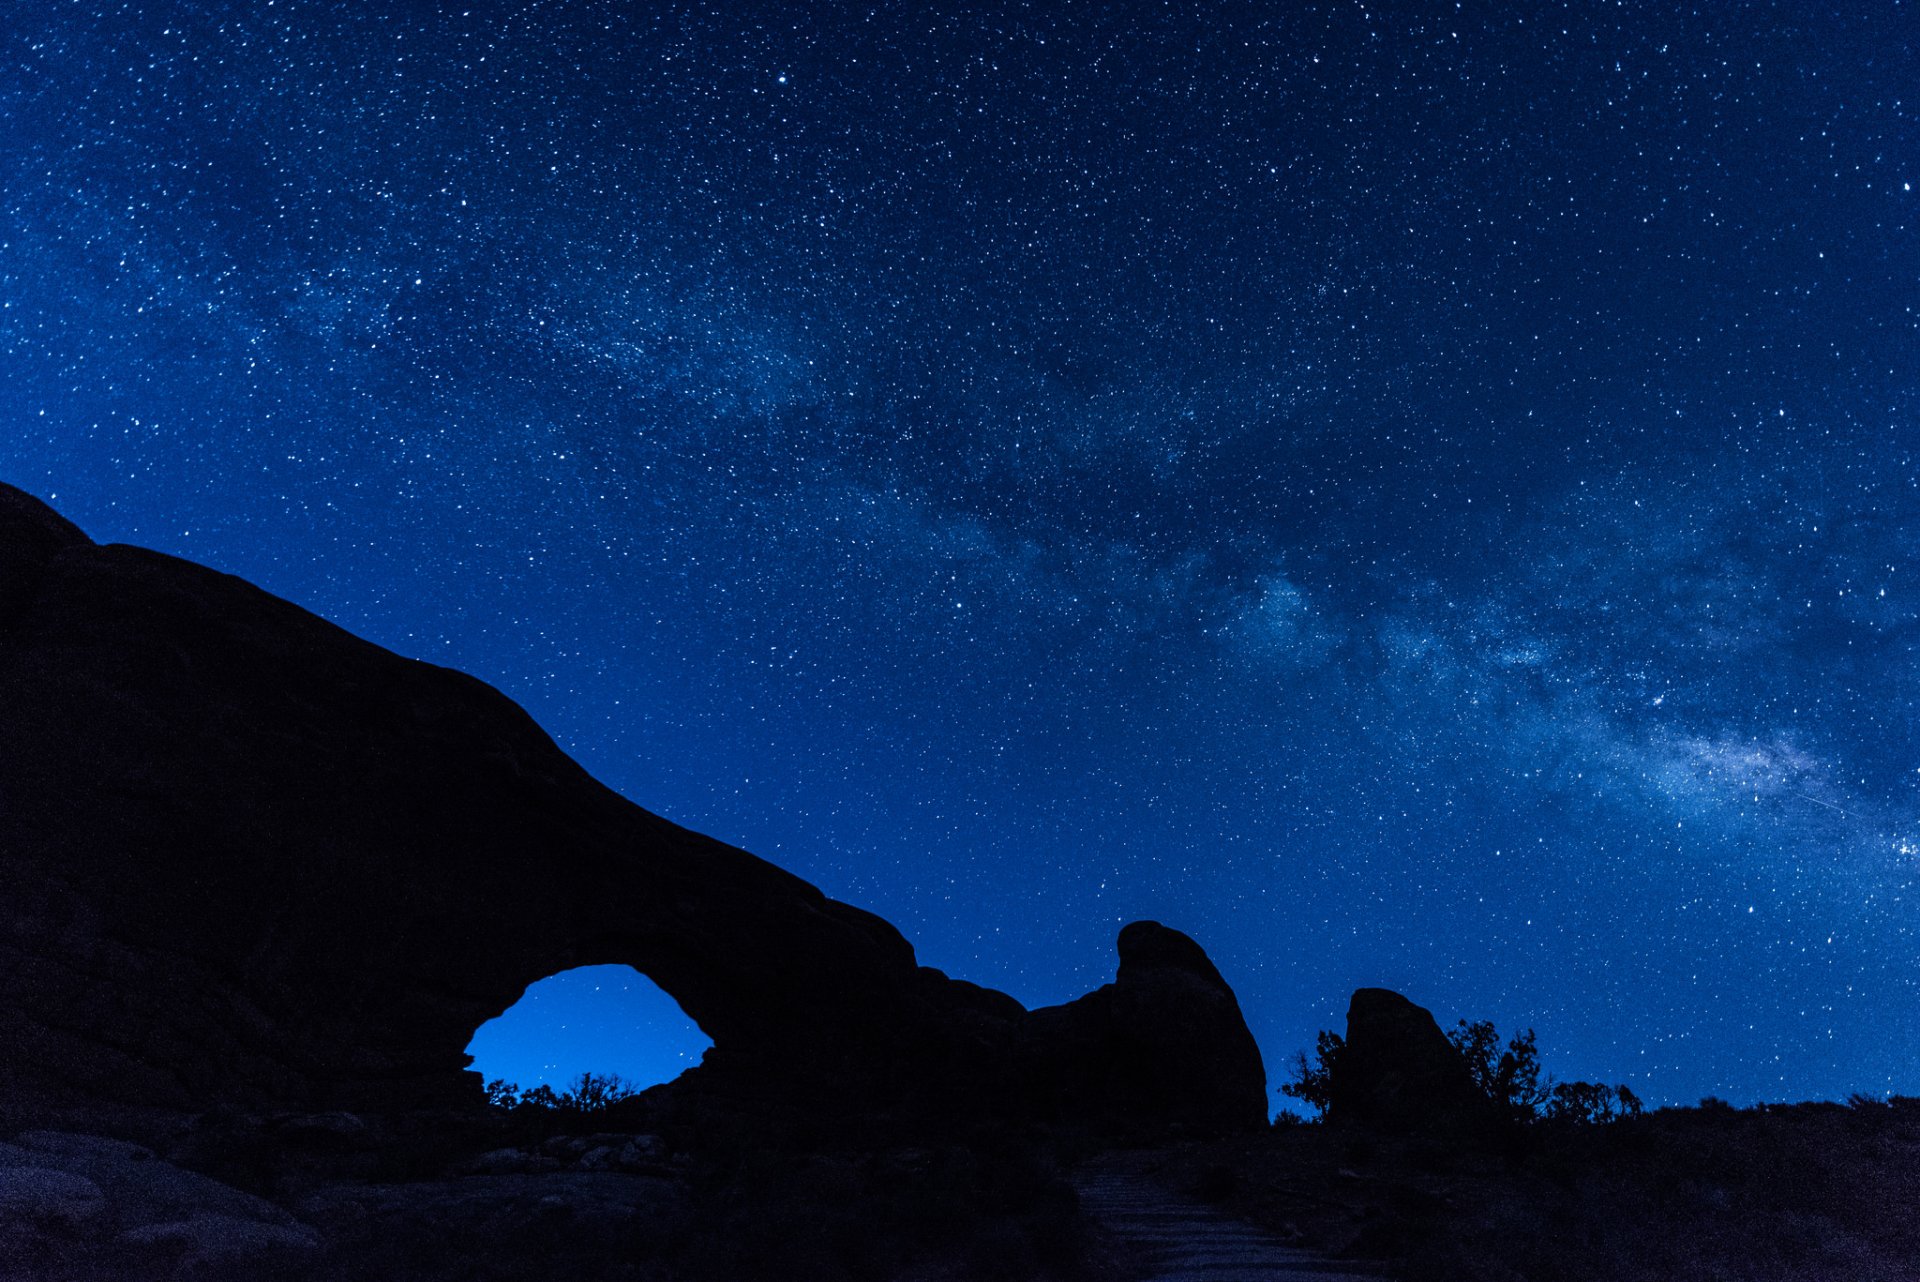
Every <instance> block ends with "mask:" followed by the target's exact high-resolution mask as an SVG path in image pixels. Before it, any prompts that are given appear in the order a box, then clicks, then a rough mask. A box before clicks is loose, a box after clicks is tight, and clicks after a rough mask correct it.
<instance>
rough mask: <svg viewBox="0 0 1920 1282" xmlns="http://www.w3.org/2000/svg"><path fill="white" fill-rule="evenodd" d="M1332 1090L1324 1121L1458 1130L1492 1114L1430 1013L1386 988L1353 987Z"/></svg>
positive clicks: (1385, 1128)
mask: <svg viewBox="0 0 1920 1282" xmlns="http://www.w3.org/2000/svg"><path fill="white" fill-rule="evenodd" d="M1329 1090H1330V1093H1331V1096H1332V1098H1331V1101H1330V1104H1329V1107H1328V1110H1327V1116H1328V1119H1329V1120H1331V1121H1338V1122H1353V1123H1358V1124H1360V1125H1363V1126H1368V1127H1372V1128H1374V1129H1376V1130H1381V1131H1389V1132H1394V1133H1400V1134H1412V1133H1420V1132H1428V1133H1434V1132H1458V1131H1460V1130H1462V1129H1463V1128H1472V1127H1476V1126H1480V1125H1484V1124H1485V1123H1487V1122H1489V1121H1490V1120H1491V1116H1492V1112H1491V1106H1490V1105H1489V1103H1488V1101H1487V1097H1486V1095H1485V1093H1483V1092H1482V1091H1481V1090H1480V1088H1479V1087H1477V1086H1475V1085H1474V1083H1473V1078H1472V1076H1471V1075H1470V1074H1469V1073H1468V1071H1467V1062H1466V1060H1465V1059H1464V1058H1462V1056H1461V1054H1460V1052H1459V1051H1458V1050H1456V1049H1455V1048H1454V1046H1453V1043H1452V1042H1449V1041H1448V1040H1447V1035H1446V1034H1445V1033H1443V1032H1441V1031H1440V1025H1439V1024H1438V1023H1437V1022H1436V1021H1435V1020H1434V1018H1433V1013H1432V1012H1431V1011H1429V1010H1427V1009H1426V1008H1425V1007H1424V1006H1416V1005H1414V1004H1413V1003H1412V1002H1410V1001H1408V1000H1407V999H1406V998H1405V997H1402V996H1401V995H1400V994H1399V993H1396V992H1393V991H1392V990H1390V989H1386V988H1362V989H1358V990H1356V991H1355V992H1354V994H1353V999H1352V1001H1351V1002H1350V1003H1349V1004H1348V1007H1347V1037H1346V1045H1345V1046H1344V1047H1343V1048H1342V1049H1341V1051H1340V1055H1339V1060H1338V1062H1337V1064H1336V1065H1335V1067H1334V1070H1333V1075H1332V1079H1331V1082H1330V1085H1329Z"/></svg>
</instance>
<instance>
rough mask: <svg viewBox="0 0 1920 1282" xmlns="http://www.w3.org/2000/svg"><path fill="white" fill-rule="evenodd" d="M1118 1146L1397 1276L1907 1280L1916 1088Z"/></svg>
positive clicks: (1415, 1279)
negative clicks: (1816, 1100) (1391, 1130)
mask: <svg viewBox="0 0 1920 1282" xmlns="http://www.w3.org/2000/svg"><path fill="white" fill-rule="evenodd" d="M1135 1157H1136V1160H1139V1161H1142V1162H1144V1163H1145V1165H1146V1167H1147V1169H1150V1170H1151V1171H1153V1172H1154V1174H1155V1175H1156V1176H1157V1177H1158V1178H1160V1179H1161V1180H1163V1181H1165V1182H1166V1183H1168V1184H1169V1185H1170V1186H1172V1187H1175V1188H1179V1189H1185V1190H1189V1191H1192V1192H1194V1193H1196V1194H1198V1195H1201V1196H1204V1197H1207V1198H1209V1199H1211V1200H1213V1201H1214V1202H1216V1203H1218V1204H1219V1205H1221V1206H1223V1207H1225V1208H1228V1209H1230V1210H1232V1211H1233V1212H1234V1213H1235V1214H1236V1215H1238V1216H1241V1217H1243V1218H1245V1219H1247V1220H1249V1221H1251V1222H1254V1223H1257V1224H1260V1225H1262V1226H1264V1227H1266V1228H1268V1229H1270V1230H1273V1231H1275V1232H1276V1233H1277V1234H1278V1235H1280V1236H1282V1237H1284V1238H1288V1239H1293V1240H1298V1241H1301V1242H1303V1243H1306V1244H1310V1245H1313V1246H1316V1247H1318V1248H1320V1249H1322V1250H1325V1251H1327V1252H1330V1253H1332V1254H1335V1255H1339V1256H1350V1257H1356V1258H1378V1259H1383V1260H1387V1261H1390V1262H1391V1266H1392V1268H1391V1271H1392V1273H1393V1275H1394V1276H1395V1277H1398V1278H1401V1279H1404V1282H1521V1280H1522V1279H1524V1280H1525V1282H1709V1280H1713V1282H1722V1280H1730V1279H1741V1280H1743V1282H1744V1280H1751V1282H1773V1280H1779V1282H1786V1280H1787V1279H1794V1280H1796V1282H1820V1280H1826V1279H1832V1280H1834V1282H1843V1280H1844V1282H1894V1280H1895V1279H1914V1278H1920V1099H1906V1098H1897V1097H1896V1098H1895V1099H1893V1100H1891V1101H1889V1102H1880V1101H1857V1102H1855V1103H1853V1104H1787V1105H1768V1106H1762V1107H1760V1108H1752V1109H1739V1110H1736V1109H1733V1108H1731V1107H1728V1106H1726V1105H1724V1104H1713V1103H1708V1104H1706V1105H1704V1106H1702V1107H1697V1108H1671V1109H1661V1110H1658V1111H1656V1112H1652V1113H1648V1114H1646V1115H1645V1116H1642V1117H1638V1118H1628V1119H1623V1120H1620V1121H1617V1122H1612V1123H1609V1124H1607V1125H1605V1126H1600V1127H1550V1126H1536V1127H1528V1128H1524V1129H1517V1130H1514V1131H1512V1132H1510V1133H1508V1134H1506V1135H1504V1136H1501V1137H1497V1138H1495V1139H1494V1140H1493V1141H1492V1142H1489V1143H1487V1144H1485V1145H1479V1146H1467V1147H1461V1146H1455V1145H1451V1144H1445V1143H1440V1142H1436V1141H1434V1140H1432V1139H1423V1138H1418V1137H1408V1136H1389V1135H1382V1134H1379V1133H1376V1132H1371V1131H1368V1130H1366V1129H1363V1128H1357V1127H1342V1126H1338V1125H1325V1124H1313V1125H1309V1124H1292V1125H1287V1124H1282V1125H1280V1126H1277V1127H1275V1128H1274V1129H1273V1130H1272V1131H1271V1132H1269V1133H1264V1134H1259V1135H1250V1136H1245V1137H1239V1138H1234V1139H1229V1140H1221V1141H1217V1142H1212V1143H1199V1144H1188V1145H1180V1146H1173V1147H1169V1148H1165V1149H1162V1150H1159V1151H1156V1152H1154V1153H1152V1154H1136V1155H1135Z"/></svg>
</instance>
